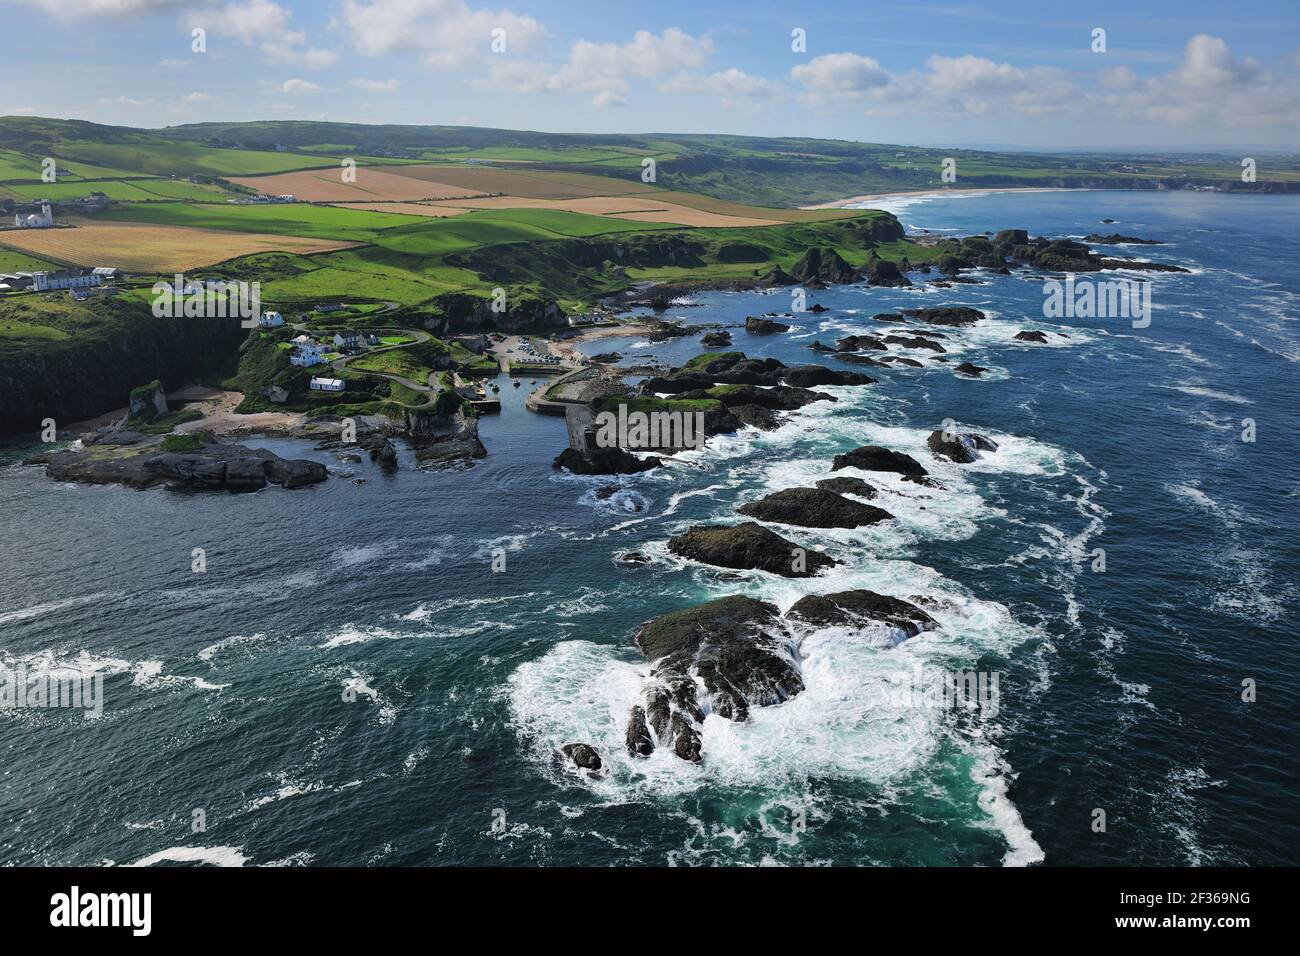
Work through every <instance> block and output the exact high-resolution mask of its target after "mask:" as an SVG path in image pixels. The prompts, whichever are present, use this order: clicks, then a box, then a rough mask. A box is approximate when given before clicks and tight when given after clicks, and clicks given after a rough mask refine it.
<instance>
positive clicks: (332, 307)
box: [316, 302, 347, 313]
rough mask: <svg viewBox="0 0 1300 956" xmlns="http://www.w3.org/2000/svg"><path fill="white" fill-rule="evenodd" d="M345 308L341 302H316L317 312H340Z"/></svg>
mask: <svg viewBox="0 0 1300 956" xmlns="http://www.w3.org/2000/svg"><path fill="white" fill-rule="evenodd" d="M345 308H347V306H345V305H344V304H343V303H342V302H318V303H316V311H317V312H322V313H324V312H342V311H343V310H344V309H345Z"/></svg>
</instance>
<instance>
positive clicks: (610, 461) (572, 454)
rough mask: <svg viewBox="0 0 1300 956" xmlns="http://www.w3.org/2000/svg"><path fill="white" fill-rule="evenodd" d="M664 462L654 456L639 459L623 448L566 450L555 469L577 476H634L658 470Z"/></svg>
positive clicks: (558, 459) (555, 464)
mask: <svg viewBox="0 0 1300 956" xmlns="http://www.w3.org/2000/svg"><path fill="white" fill-rule="evenodd" d="M662 464H663V460H662V459H660V458H656V457H654V456H653V455H651V456H648V457H646V458H638V457H636V455H633V454H632V453H631V452H628V451H624V450H623V449H622V448H589V449H587V450H586V451H578V450H577V449H576V448H566V449H564V451H562V452H560V454H559V455H558V456H556V459H555V462H554V464H553V465H552V467H554V468H567V469H568V470H569V471H571V472H572V473H573V474H575V475H634V474H637V473H638V472H642V471H649V470H650V469H651V468H658V467H659V466H660V465H662Z"/></svg>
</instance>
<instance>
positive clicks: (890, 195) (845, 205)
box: [799, 186, 1082, 209]
mask: <svg viewBox="0 0 1300 956" xmlns="http://www.w3.org/2000/svg"><path fill="white" fill-rule="evenodd" d="M1081 191H1082V190H1080V189H1071V188H1069V187H1066V186H964V187H959V188H955V189H909V190H904V191H902V192H887V193H864V194H863V195H861V196H850V197H849V198H848V199H836V200H834V201H833V202H824V203H817V204H816V205H813V206H800V207H799V208H800V209H850V208H853V207H854V206H856V205H858V204H859V203H864V202H873V201H875V200H877V199H928V198H930V197H932V196H933V197H935V198H940V197H947V198H957V197H961V196H968V195H971V194H976V193H1073V192H1081Z"/></svg>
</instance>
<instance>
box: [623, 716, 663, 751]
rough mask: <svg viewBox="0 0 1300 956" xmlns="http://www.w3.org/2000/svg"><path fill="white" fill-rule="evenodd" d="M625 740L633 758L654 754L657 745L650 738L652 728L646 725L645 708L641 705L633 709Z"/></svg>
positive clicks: (624, 736)
mask: <svg viewBox="0 0 1300 956" xmlns="http://www.w3.org/2000/svg"><path fill="white" fill-rule="evenodd" d="M623 739H624V742H625V743H626V745H627V752H628V753H629V754H631V755H632V756H633V757H648V756H650V755H651V754H652V753H654V749H655V744H654V741H653V740H652V739H651V737H650V728H649V727H648V726H647V725H646V718H645V708H644V707H642V706H641V705H640V704H636V705H634V706H633V707H632V714H631V716H630V717H629V718H628V721H627V731H626V732H625V733H624V735H623Z"/></svg>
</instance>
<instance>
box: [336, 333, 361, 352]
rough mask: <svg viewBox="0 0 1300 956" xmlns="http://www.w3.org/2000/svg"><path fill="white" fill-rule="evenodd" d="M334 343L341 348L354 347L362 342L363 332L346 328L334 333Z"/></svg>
mask: <svg viewBox="0 0 1300 956" xmlns="http://www.w3.org/2000/svg"><path fill="white" fill-rule="evenodd" d="M334 344H335V346H337V347H338V348H341V349H354V348H356V347H357V346H358V345H360V344H361V333H360V332H353V331H351V330H348V329H344V330H343V331H342V332H335V333H334Z"/></svg>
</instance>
